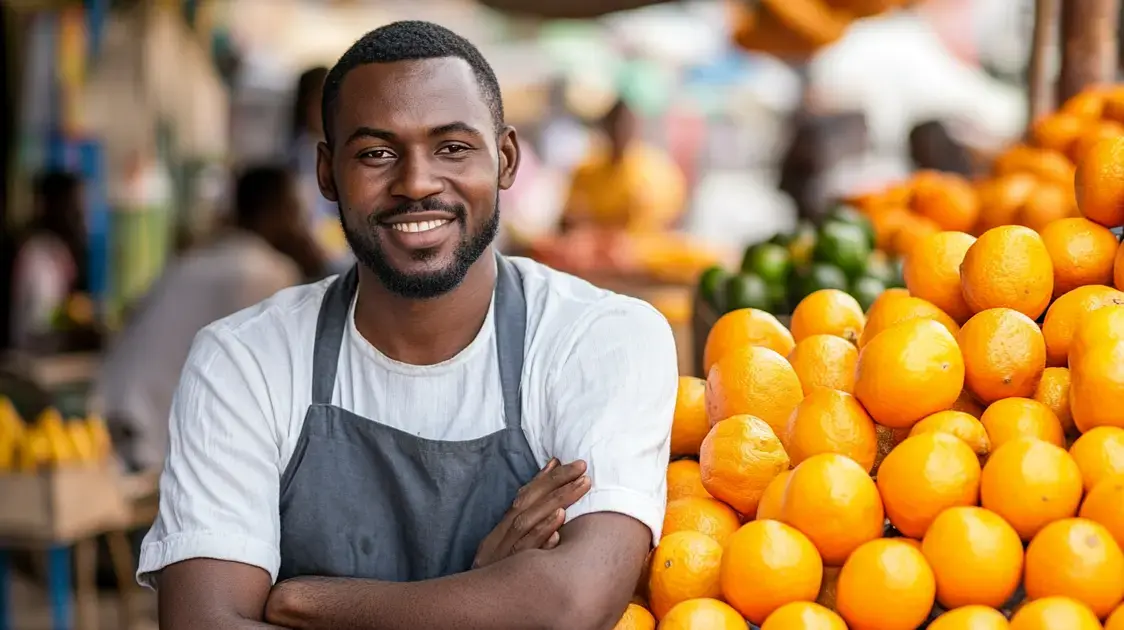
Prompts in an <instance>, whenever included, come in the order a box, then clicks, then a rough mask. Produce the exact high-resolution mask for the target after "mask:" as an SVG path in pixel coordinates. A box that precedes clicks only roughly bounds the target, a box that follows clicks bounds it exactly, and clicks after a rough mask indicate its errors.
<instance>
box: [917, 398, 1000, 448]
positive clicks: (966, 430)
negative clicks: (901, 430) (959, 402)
mask: <svg viewBox="0 0 1124 630" xmlns="http://www.w3.org/2000/svg"><path fill="white" fill-rule="evenodd" d="M923 433H947V434H949V435H951V436H953V437H956V438H959V439H960V440H961V441H963V442H964V443H965V444H967V445H968V448H970V449H972V451H973V452H974V453H975V454H976V456H977V457H979V458H984V457H987V454H988V453H989V452H991V441H990V440H989V439H988V437H987V430H986V429H984V426H983V423H981V422H980V421H979V419H978V418H976V417H974V416H972V415H971V414H967V413H964V412H963V411H952V410H948V411H938V412H937V413H934V414H933V415H931V416H928V417H926V418H924V419H922V420H921V421H920V422H918V423H917V424H915V425H913V428H912V429H910V430H909V437H914V436H917V435H921V434H923Z"/></svg>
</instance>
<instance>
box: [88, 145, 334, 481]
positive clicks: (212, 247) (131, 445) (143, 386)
mask: <svg viewBox="0 0 1124 630" xmlns="http://www.w3.org/2000/svg"><path fill="white" fill-rule="evenodd" d="M301 216H302V215H301V203H300V199H299V197H298V190H297V186H296V182H295V181H294V180H293V178H292V176H290V174H289V173H288V171H286V170H285V169H283V168H280V167H274V166H258V167H253V168H250V169H247V170H246V171H245V172H243V173H242V174H241V175H240V176H239V177H238V180H237V182H236V183H235V190H234V205H233V214H232V216H231V223H232V227H233V229H231V230H228V231H225V232H223V233H221V234H220V235H219V236H218V237H217V238H216V239H215V240H214V241H213V242H212V243H210V244H208V245H206V246H203V247H201V248H199V249H197V250H194V251H189V252H188V253H187V254H186V255H184V257H183V258H181V259H179V260H178V261H176V262H174V263H173V264H172V265H171V266H169V267H168V269H167V270H165V272H164V273H163V275H162V276H161V277H160V279H159V280H157V281H156V283H155V284H154V285H153V286H152V289H151V290H150V291H149V293H148V295H147V296H146V297H145V298H144V300H142V302H141V304H140V305H139V307H138V309H137V311H136V312H135V313H134V314H133V316H132V317H131V318H130V321H129V323H128V325H127V326H126V328H125V330H124V331H122V333H121V334H120V336H119V337H118V339H117V341H116V343H115V345H114V346H113V347H112V349H111V350H110V351H109V353H108V354H107V356H106V358H105V363H104V365H103V369H102V370H101V373H100V378H99V381H98V383H97V384H96V389H95V392H96V394H97V398H99V399H100V401H101V405H102V407H103V409H102V411H103V413H104V414H105V416H106V419H107V422H108V424H109V428H110V431H111V432H112V435H113V443H114V446H115V447H116V449H117V452H118V455H119V456H120V457H121V459H122V460H123V461H124V463H125V464H126V466H127V467H128V468H130V469H131V470H150V469H154V468H159V467H160V466H161V465H163V462H164V454H165V452H166V451H167V450H168V413H169V411H170V410H171V408H172V395H173V394H174V392H175V389H176V383H177V382H178V380H179V374H180V371H181V370H182V369H183V365H184V361H185V360H186V359H187V355H188V351H189V350H190V348H191V341H192V339H193V338H194V337H195V334H196V333H198V332H199V330H200V329H202V328H203V327H204V326H206V325H207V324H210V323H211V322H213V321H215V320H216V319H220V318H222V317H226V316H228V315H231V314H233V313H236V312H238V311H240V310H242V309H244V308H247V307H249V306H252V305H253V304H256V303H257V302H260V301H261V300H263V299H265V298H267V297H269V296H270V295H273V294H274V293H276V292H278V291H280V290H281V289H284V288H286V287H291V286H293V285H295V284H298V283H300V282H301V281H302V279H303V278H304V277H305V275H306V273H305V271H307V273H309V274H313V273H315V268H316V252H315V246H314V245H313V244H312V243H311V237H310V236H309V235H308V233H307V229H306V224H305V223H303V222H302V221H301ZM298 261H300V262H299V263H298ZM302 266H303V267H304V268H306V270H302Z"/></svg>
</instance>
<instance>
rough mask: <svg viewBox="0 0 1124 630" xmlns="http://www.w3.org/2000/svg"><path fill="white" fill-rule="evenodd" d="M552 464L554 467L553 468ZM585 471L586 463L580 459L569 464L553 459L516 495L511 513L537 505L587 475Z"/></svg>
mask: <svg viewBox="0 0 1124 630" xmlns="http://www.w3.org/2000/svg"><path fill="white" fill-rule="evenodd" d="M552 463H553V464H554V465H553V466H551V464H552ZM585 470H586V465H585V462H584V461H582V460H580V459H579V460H577V461H573V462H570V463H569V464H559V463H558V461H557V460H555V459H551V460H550V461H549V462H547V465H546V466H544V467H543V469H542V471H540V472H539V474H537V475H535V477H534V478H533V479H531V481H529V482H528V483H527V485H525V486H523V487H522V488H520V489H519V492H518V493H517V494H516V495H515V502H514V503H512V505H511V512H510V513H518V512H522V511H523V510H525V509H527V508H528V507H530V506H532V505H535V504H536V503H538V502H539V501H541V500H542V498H543V497H544V496H546V495H547V494H549V493H550V492H552V491H554V490H556V489H558V488H561V487H562V486H564V485H566V484H568V483H572V482H573V481H574V480H575V479H577V478H578V477H580V476H582V475H583V474H585Z"/></svg>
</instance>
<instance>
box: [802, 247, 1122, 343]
mask: <svg viewBox="0 0 1124 630" xmlns="http://www.w3.org/2000/svg"><path fill="white" fill-rule="evenodd" d="M1114 253H1115V252H1114ZM865 324H866V316H865V315H863V309H862V307H861V306H859V302H858V300H856V299H855V298H853V297H851V296H850V295H849V294H847V293H844V292H843V291H839V290H838V289H821V290H819V291H816V292H814V293H812V294H811V295H809V296H808V297H806V298H804V299H803V300H801V301H800V303H799V304H797V305H796V308H795V309H794V310H793V311H792V323H791V324H790V326H791V328H792V337H793V339H795V340H796V343H800V342H801V341H802V340H804V339H807V338H808V337H811V336H812V335H834V336H836V337H842V338H843V339H846V340H847V341H850V342H851V343H858V341H859V335H861V334H862V332H863V326H864V325H865Z"/></svg>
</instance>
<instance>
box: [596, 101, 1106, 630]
mask: <svg viewBox="0 0 1124 630" xmlns="http://www.w3.org/2000/svg"><path fill="white" fill-rule="evenodd" d="M1090 95H1091V96H1090ZM1094 97H1096V98H1094ZM1098 98H1099V99H1100V100H1099V101H1098V100H1097V99H1098ZM1114 102H1115V101H1114V100H1112V98H1111V94H1109V95H1107V96H1106V95H1105V94H1104V93H1101V92H1095V93H1093V92H1091V93H1089V94H1087V95H1082V96H1080V97H1078V98H1077V99H1075V100H1074V101H1071V102H1070V103H1069V104H1067V106H1066V109H1063V110H1062V111H1061V112H1060V113H1058V114H1056V115H1055V116H1054V117H1052V118H1050V119H1047V120H1048V121H1050V122H1049V123H1048V124H1047V123H1046V122H1045V121H1044V122H1043V123H1039V124H1038V126H1036V127H1035V132H1034V138H1035V142H1036V145H1037V146H1027V147H1020V148H1018V149H1016V150H1013V151H1014V152H1015V154H1016V155H1017V154H1018V152H1023V153H1024V154H1026V155H1029V153H1028V152H1034V153H1035V154H1037V155H1039V156H1041V155H1046V154H1047V153H1044V152H1053V153H1050V155H1057V156H1058V157H1061V158H1063V159H1065V160H1066V162H1067V164H1068V163H1070V162H1069V161H1068V160H1069V158H1068V157H1065V156H1067V155H1075V154H1074V153H1073V151H1075V149H1074V147H1075V146H1076V145H1077V144H1078V143H1086V144H1087V145H1088V146H1082V147H1081V148H1080V149H1079V151H1080V153H1079V154H1080V155H1081V156H1082V158H1081V160H1080V165H1079V166H1078V167H1077V168H1076V169H1071V170H1070V171H1069V177H1071V178H1075V179H1076V188H1075V189H1072V190H1070V191H1069V192H1067V193H1066V197H1067V199H1068V198H1069V197H1070V196H1073V198H1074V199H1075V200H1076V201H1075V204H1074V205H1075V206H1076V207H1078V208H1080V211H1081V213H1080V214H1075V213H1073V212H1067V213H1065V214H1059V215H1058V216H1056V217H1054V218H1053V219H1051V220H1049V221H1044V222H1043V223H1042V224H1040V225H1035V226H1030V225H1026V224H1025V222H1023V223H1022V224H1020V223H1018V222H1015V221H1014V220H1012V219H1010V218H1008V219H1005V220H1003V221H1002V222H999V223H997V224H995V225H987V227H986V228H984V229H980V227H979V226H980V222H981V221H982V220H983V219H984V212H985V211H984V210H982V209H981V208H982V207H983V206H982V205H979V206H978V208H977V209H979V214H977V215H976V217H975V218H974V219H973V220H972V221H970V222H969V221H968V220H967V219H965V218H963V217H962V218H961V219H962V220H960V222H959V223H958V224H957V225H956V226H955V227H957V228H960V229H955V230H954V229H951V227H952V226H951V225H941V226H940V228H939V229H937V230H934V231H932V232H931V233H928V234H924V235H922V236H921V237H920V238H918V239H916V242H912V243H910V245H909V247H908V255H907V258H906V261H905V278H906V284H907V287H908V288H907V289H894V290H890V291H887V292H886V293H884V294H883V295H882V296H881V297H880V298H879V299H878V300H877V301H876V302H875V303H874V304H873V305H872V306H871V307H870V309H869V310H868V311H867V312H865V313H864V312H863V311H862V309H861V308H860V307H859V305H858V303H857V302H856V301H855V300H854V299H853V298H852V297H850V296H848V295H847V294H845V293H843V292H840V291H835V290H830V289H829V290H823V291H819V292H817V293H814V294H812V295H811V296H809V297H808V298H806V299H805V300H804V301H802V302H801V303H800V304H799V305H798V306H797V308H796V309H795V311H794V313H793V316H792V322H791V324H790V326H789V327H788V328H786V327H785V326H783V325H782V324H781V323H780V322H778V321H777V320H776V319H775V318H774V317H772V316H771V315H769V314H767V313H763V312H760V311H756V310H753V309H742V310H738V311H732V312H730V313H727V314H726V315H725V316H723V317H722V318H721V319H720V320H719V321H718V322H717V323H716V324H715V326H714V327H713V328H712V329H711V331H710V334H709V336H708V338H707V340H706V346H705V351H704V354H705V358H704V364H705V365H704V367H705V370H706V378H705V379H700V378H693V377H682V378H681V379H680V383H679V392H678V399H677V405H676V411H675V419H674V426H673V430H672V438H671V452H672V456H673V457H672V459H673V461H672V463H671V465H670V466H669V468H668V505H667V512H666V517H665V521H664V535H663V538H662V540H661V541H660V544H659V546H658V547H657V548H656V549H655V550H654V551H653V553H652V556H651V558H650V562H649V564H648V567H647V570H646V572H645V574H644V576H643V577H642V579H641V583H640V585H639V588H638V593H637V598H636V600H635V601H634V603H633V604H631V605H630V607H629V610H628V613H627V614H626V616H625V618H624V619H622V620H621V622H620V623H619V624H618V626H617V629H618V630H638V629H641V628H646V629H649V630H650V629H652V628H656V627H657V624H658V628H660V630H700V629H704V628H705V629H706V630H730V629H737V630H744V629H745V628H746V622H747V621H748V622H750V623H752V624H754V625H755V626H759V627H760V628H761V629H762V630H813V629H845V628H850V629H851V630H875V629H877V630H915V629H916V628H919V627H928V628H930V629H931V630H967V629H982V630H986V629H1000V628H1012V629H1015V630H1031V629H1035V630H1037V629H1065V630H1091V629H1102V628H1103V629H1105V630H1124V248H1122V247H1121V246H1120V245H1119V244H1118V241H1117V238H1116V236H1115V235H1114V234H1113V233H1112V232H1111V231H1110V228H1114V227H1121V226H1124V128H1121V129H1120V133H1119V134H1115V133H1108V131H1112V130H1113V129H1115V128H1114V127H1113V126H1112V125H1115V124H1118V123H1116V122H1114V120H1115V114H1112V113H1111V112H1114V111H1116V110H1115V109H1114V106H1113V105H1111V104H1112V103H1114ZM1090 103H1093V104H1096V103H1099V104H1100V105H1099V107H1094V106H1093V104H1090ZM1119 111H1120V113H1121V116H1120V120H1121V121H1124V97H1121V99H1120V108H1119ZM1078 118H1079V119H1080V121H1081V122H1082V124H1080V125H1079V124H1077V122H1078V121H1077V120H1076V119H1078ZM1066 125H1069V127H1066ZM1051 126H1053V127H1051ZM1054 127H1056V128H1054ZM1063 127H1064V128H1072V129H1074V130H1079V131H1075V132H1074V134H1073V137H1072V138H1071V139H1070V140H1068V141H1063V139H1062V133H1061V131H1060V129H1062V128H1063ZM1090 129H1093V130H1098V129H1099V130H1102V131H1095V133H1096V134H1100V133H1102V132H1103V133H1104V134H1105V135H1106V136H1108V137H1107V138H1106V137H1103V136H1096V141H1090V142H1087V141H1086V140H1087V138H1088V137H1091V136H1089V134H1094V131H1089V130H1090ZM1104 130H1108V131H1104ZM1008 155H1010V153H1009V154H1008ZM1020 159H1021V158H1020ZM1036 159H1037V158H1036ZM1050 159H1052V158H1050ZM1009 160H1010V161H1012V162H1013V161H1015V158H1009ZM1032 162H1034V161H1033V160H1031V162H1028V163H1032ZM1058 164H1060V162H1058ZM1008 169H1012V170H1008ZM996 170H997V177H999V178H1002V177H1008V176H1010V175H1011V174H1012V173H1015V174H1019V173H1021V171H1019V170H1018V169H1015V168H1014V167H1013V166H1004V167H1002V168H1000V167H998V166H997V169H996ZM1074 171H1075V172H1074ZM1043 173H1044V171H1042V172H1036V173H1031V174H1030V176H1031V177H1034V178H1035V181H1034V186H1035V187H1042V186H1046V185H1047V184H1046V178H1045V177H1044V176H1043ZM1062 179H1063V178H1061V177H1060V172H1059V174H1058V182H1056V183H1057V185H1059V186H1061V185H1062V184H1061V180H1062ZM920 181H921V183H920V185H919V187H917V188H913V187H911V188H908V189H906V192H907V193H908V194H906V195H905V198H906V199H907V201H908V202H909V203H910V204H911V205H912V207H914V208H915V210H914V211H915V212H923V210H921V209H920V208H923V207H925V205H924V204H925V203H928V202H927V201H922V200H923V199H925V198H926V196H927V195H930V194H933V189H932V188H931V187H930V186H931V183H930V182H927V181H926V180H925V179H924V178H922V179H921V180H920ZM950 181H951V180H950ZM945 183H946V184H947V182H945ZM914 185H915V186H916V185H917V181H916V180H915V182H914ZM942 185H943V184H942ZM957 186H958V184H953V185H952V187H951V188H950V190H954V189H956V187H957ZM895 194H901V193H895ZM973 194H974V195H975V196H976V197H975V198H976V199H977V203H978V202H979V200H980V199H982V196H981V195H980V194H979V192H978V191H973ZM1038 194H1040V191H1039V192H1034V193H1031V195H1038ZM933 203H934V204H936V207H937V208H948V207H950V206H949V205H948V203H949V202H948V200H947V198H946V199H944V200H943V201H938V202H933ZM932 214H933V220H934V221H936V220H937V218H936V217H938V216H939V217H945V215H943V214H941V213H938V212H936V211H932ZM952 214H953V215H955V213H952ZM944 220H945V221H946V222H947V221H950V220H951V219H948V218H947V217H945V218H944ZM992 220H994V218H989V219H988V221H992ZM1102 624H1103V625H1102Z"/></svg>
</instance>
